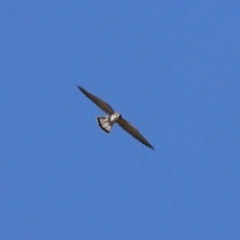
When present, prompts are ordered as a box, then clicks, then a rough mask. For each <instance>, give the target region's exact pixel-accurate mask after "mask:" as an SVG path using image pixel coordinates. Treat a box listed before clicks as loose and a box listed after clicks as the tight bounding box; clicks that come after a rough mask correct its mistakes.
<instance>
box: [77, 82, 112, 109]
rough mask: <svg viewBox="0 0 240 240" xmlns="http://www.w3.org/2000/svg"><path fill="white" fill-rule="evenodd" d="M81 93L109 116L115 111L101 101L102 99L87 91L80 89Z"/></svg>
mask: <svg viewBox="0 0 240 240" xmlns="http://www.w3.org/2000/svg"><path fill="white" fill-rule="evenodd" d="M78 88H79V89H80V91H81V92H82V93H83V94H84V95H85V96H87V97H88V98H89V99H90V100H91V101H93V102H94V103H95V104H96V105H97V106H98V107H99V108H101V109H102V110H103V111H104V112H105V113H107V114H113V113H114V112H115V111H114V110H113V109H112V107H111V106H110V105H109V104H107V103H106V102H104V101H103V100H101V99H100V98H98V97H96V96H94V95H93V94H91V93H90V92H88V91H86V90H85V89H84V88H83V87H79V86H78Z"/></svg>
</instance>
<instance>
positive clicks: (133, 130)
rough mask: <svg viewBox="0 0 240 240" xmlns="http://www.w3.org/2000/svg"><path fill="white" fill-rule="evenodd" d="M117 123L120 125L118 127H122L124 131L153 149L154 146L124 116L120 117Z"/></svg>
mask: <svg viewBox="0 0 240 240" xmlns="http://www.w3.org/2000/svg"><path fill="white" fill-rule="evenodd" d="M118 124H119V125H120V127H122V128H123V129H124V130H125V131H126V132H128V133H129V134H130V135H132V136H133V137H134V138H136V139H137V140H138V141H140V142H141V143H143V144H144V145H146V146H147V147H149V148H151V149H153V150H155V149H154V147H153V146H152V145H151V144H150V143H149V142H148V141H147V140H146V139H145V138H144V137H143V135H142V134H141V133H140V132H139V131H138V130H137V129H136V128H135V127H134V126H133V125H132V124H131V123H129V122H128V121H126V120H125V119H124V118H122V117H121V118H120V119H119V121H118Z"/></svg>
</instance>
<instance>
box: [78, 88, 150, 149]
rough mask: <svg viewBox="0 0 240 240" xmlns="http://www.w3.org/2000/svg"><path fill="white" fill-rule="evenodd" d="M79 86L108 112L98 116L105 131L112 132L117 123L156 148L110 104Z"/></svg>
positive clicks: (98, 120) (100, 125)
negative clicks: (105, 114)
mask: <svg viewBox="0 0 240 240" xmlns="http://www.w3.org/2000/svg"><path fill="white" fill-rule="evenodd" d="M78 88H79V89H80V91H81V92H82V93H83V94H84V95H85V96H87V97H88V98H89V99H90V100H91V101H92V102H94V103H95V104H96V105H97V106H98V107H99V108H101V109H102V110H103V111H104V112H105V113H107V114H108V115H107V116H104V117H97V122H98V125H99V127H100V128H101V129H102V130H103V131H105V132H107V133H110V131H111V129H112V127H113V125H114V123H117V124H118V125H119V126H120V127H122V128H123V129H124V130H125V131H126V132H128V133H129V134H131V135H132V136H133V137H134V138H136V139H137V140H138V141H140V142H141V143H143V144H144V145H146V146H147V147H149V148H151V149H153V150H154V147H153V146H152V145H151V144H150V143H149V142H148V141H147V140H146V139H145V138H144V137H143V135H142V134H141V133H140V132H139V131H138V130H137V129H136V128H135V127H134V126H133V125H132V124H131V123H130V122H128V121H126V120H125V119H124V118H123V117H122V115H121V114H119V113H117V112H115V111H114V110H113V108H112V107H111V106H110V105H109V104H107V103H106V102H104V101H103V100H102V99H100V98H98V97H96V96H94V95H93V94H91V93H90V92H88V91H86V90H85V89H84V88H83V87H80V86H78Z"/></svg>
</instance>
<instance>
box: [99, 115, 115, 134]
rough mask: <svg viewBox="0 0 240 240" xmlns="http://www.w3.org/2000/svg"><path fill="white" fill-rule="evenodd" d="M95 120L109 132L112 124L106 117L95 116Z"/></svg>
mask: <svg viewBox="0 0 240 240" xmlns="http://www.w3.org/2000/svg"><path fill="white" fill-rule="evenodd" d="M97 122H98V125H99V127H100V128H101V129H102V130H103V131H105V132H107V133H110V131H111V129H112V125H111V124H110V123H109V122H108V121H107V117H97Z"/></svg>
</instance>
